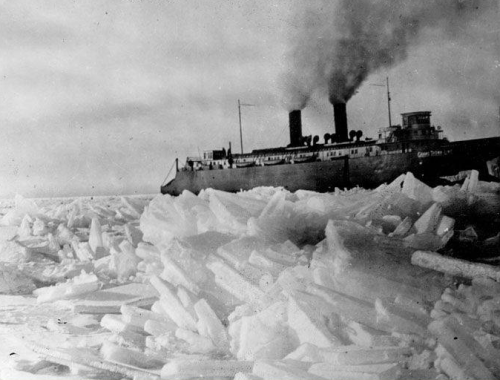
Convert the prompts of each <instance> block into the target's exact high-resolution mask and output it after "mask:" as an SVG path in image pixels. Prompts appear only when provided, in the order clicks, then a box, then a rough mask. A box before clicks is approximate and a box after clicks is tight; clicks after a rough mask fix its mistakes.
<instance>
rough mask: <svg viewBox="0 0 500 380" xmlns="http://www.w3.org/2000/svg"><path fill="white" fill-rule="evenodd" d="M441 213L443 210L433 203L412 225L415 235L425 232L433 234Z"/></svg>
mask: <svg viewBox="0 0 500 380" xmlns="http://www.w3.org/2000/svg"><path fill="white" fill-rule="evenodd" d="M442 211H443V210H442V208H441V206H440V205H439V204H437V203H433V204H432V206H431V207H429V208H428V209H427V211H425V212H424V214H423V215H422V216H421V217H420V218H418V220H417V221H416V222H415V224H414V225H413V227H414V228H415V230H416V232H417V234H423V233H426V232H429V233H434V232H435V231H436V229H437V226H438V222H439V219H440V217H441V213H442Z"/></svg>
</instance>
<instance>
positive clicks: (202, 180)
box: [161, 139, 500, 195]
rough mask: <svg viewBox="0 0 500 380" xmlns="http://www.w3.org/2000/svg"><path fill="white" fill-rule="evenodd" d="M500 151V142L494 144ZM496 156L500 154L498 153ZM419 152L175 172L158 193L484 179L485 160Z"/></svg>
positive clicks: (314, 188) (315, 188) (322, 188)
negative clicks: (461, 174) (474, 175)
mask: <svg viewBox="0 0 500 380" xmlns="http://www.w3.org/2000/svg"><path fill="white" fill-rule="evenodd" d="M496 145H498V146H500V139H498V140H497V141H496ZM498 153H499V154H500V150H499V151H498ZM422 156H423V155H422V153H421V152H416V151H413V152H407V153H397V154H386V155H380V156H369V157H357V158H348V157H339V158H337V159H335V160H333V161H322V162H307V163H296V164H283V165H275V166H265V167H263V166H255V167H248V168H234V169H219V170H194V171H192V170H185V171H179V172H178V173H177V175H176V177H175V179H173V180H172V181H170V182H169V183H167V184H166V185H164V186H162V187H161V192H162V193H163V194H170V195H179V194H181V193H182V191H183V190H189V191H191V192H192V193H195V194H198V193H199V192H200V191H201V190H202V189H207V188H214V189H218V190H223V191H228V192H237V191H240V190H250V189H253V188H254V187H258V186H275V187H279V186H282V187H284V188H285V189H287V190H289V191H292V192H293V191H296V190H300V189H303V190H312V191H317V192H329V191H334V190H335V188H336V187H338V188H349V187H354V186H360V187H364V188H374V187H376V186H378V185H380V184H383V183H386V182H390V181H392V180H394V179H395V178H397V176H399V175H400V174H403V173H406V172H412V173H413V174H414V175H415V176H416V177H417V178H420V179H422V180H424V181H427V182H433V181H435V179H436V178H438V177H439V176H446V175H453V174H456V173H457V172H458V171H460V170H468V169H478V170H480V171H481V172H482V173H483V174H485V173H486V165H485V162H486V161H485V158H486V159H487V157H479V156H481V155H478V157H472V156H469V157H468V160H469V161H468V162H467V161H464V160H463V159H460V157H457V156H456V155H454V154H450V155H447V156H439V155H436V156H431V155H429V156H426V157H422Z"/></svg>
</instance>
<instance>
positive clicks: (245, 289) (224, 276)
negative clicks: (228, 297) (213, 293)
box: [207, 255, 264, 302]
mask: <svg viewBox="0 0 500 380" xmlns="http://www.w3.org/2000/svg"><path fill="white" fill-rule="evenodd" d="M207 268H208V269H210V270H211V271H212V272H213V273H214V274H215V282H216V283H217V285H219V286H220V287H222V288H223V289H225V290H226V291H228V292H229V293H231V294H232V295H234V296H235V297H236V298H238V299H240V300H241V301H244V302H255V301H258V300H259V299H260V298H261V297H262V296H263V295H264V292H263V291H262V290H261V289H260V288H259V287H258V286H255V285H254V284H252V283H251V282H249V281H248V280H246V279H245V278H244V277H243V276H242V275H241V274H240V273H238V271H236V270H235V269H233V268H231V267H230V266H229V265H228V264H226V263H225V262H224V260H223V259H222V258H217V257H215V255H211V256H210V257H209V259H208V260H207Z"/></svg>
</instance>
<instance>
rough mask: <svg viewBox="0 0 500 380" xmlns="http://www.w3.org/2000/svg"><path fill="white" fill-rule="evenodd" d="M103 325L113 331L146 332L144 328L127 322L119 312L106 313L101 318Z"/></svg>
mask: <svg viewBox="0 0 500 380" xmlns="http://www.w3.org/2000/svg"><path fill="white" fill-rule="evenodd" d="M101 326H102V327H104V328H106V329H108V330H109V331H112V332H116V333H119V332H132V333H136V334H144V329H143V328H142V327H139V326H137V325H134V324H132V323H129V322H125V321H124V320H123V319H122V318H121V315H119V314H105V315H104V316H103V317H102V319H101Z"/></svg>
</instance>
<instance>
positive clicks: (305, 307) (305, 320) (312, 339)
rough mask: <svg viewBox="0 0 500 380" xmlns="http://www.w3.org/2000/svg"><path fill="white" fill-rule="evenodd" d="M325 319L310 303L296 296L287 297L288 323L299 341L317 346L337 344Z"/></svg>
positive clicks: (338, 342) (336, 339)
mask: <svg viewBox="0 0 500 380" xmlns="http://www.w3.org/2000/svg"><path fill="white" fill-rule="evenodd" d="M318 300H319V299H318ZM325 319H326V318H325V317H324V316H322V315H321V314H320V313H318V310H317V309H316V308H315V307H314V306H313V305H312V304H311V303H309V302H306V301H305V300H303V299H300V298H298V297H297V296H292V297H290V298H289V303H288V324H289V326H290V328H291V329H293V331H294V332H295V333H296V334H297V337H298V339H299V341H300V343H311V344H314V345H316V346H318V347H330V346H332V345H339V344H340V340H339V338H337V337H336V336H335V335H333V334H332V333H331V332H330V330H329V329H328V328H327V325H326V323H325Z"/></svg>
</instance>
